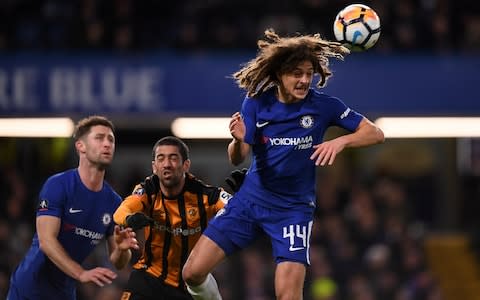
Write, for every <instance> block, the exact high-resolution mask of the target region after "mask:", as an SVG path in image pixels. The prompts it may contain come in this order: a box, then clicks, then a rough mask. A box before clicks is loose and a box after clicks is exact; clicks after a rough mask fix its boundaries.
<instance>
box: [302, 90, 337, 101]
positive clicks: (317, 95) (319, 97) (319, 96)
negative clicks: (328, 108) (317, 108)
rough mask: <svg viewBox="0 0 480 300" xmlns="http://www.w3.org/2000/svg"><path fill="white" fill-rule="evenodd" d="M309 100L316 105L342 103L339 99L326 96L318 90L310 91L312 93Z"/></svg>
mask: <svg viewBox="0 0 480 300" xmlns="http://www.w3.org/2000/svg"><path fill="white" fill-rule="evenodd" d="M308 97H309V100H310V101H312V102H316V103H329V102H330V103H332V102H337V101H340V99H339V98H338V97H334V96H331V95H329V94H325V93H324V92H322V91H319V90H316V89H310V93H309V95H308Z"/></svg>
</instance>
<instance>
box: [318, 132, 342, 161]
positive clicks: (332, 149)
mask: <svg viewBox="0 0 480 300" xmlns="http://www.w3.org/2000/svg"><path fill="white" fill-rule="evenodd" d="M313 148H314V149H315V151H314V152H313V154H312V155H311V156H310V159H311V160H314V161H315V165H316V166H325V165H326V164H328V165H329V166H330V165H332V164H333V162H334V161H335V158H336V157H337V154H338V153H340V152H341V151H342V150H343V149H344V148H345V144H344V143H343V141H342V137H339V138H336V139H333V140H330V141H326V142H323V143H321V144H318V145H314V146H313Z"/></svg>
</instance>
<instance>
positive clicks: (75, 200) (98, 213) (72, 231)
mask: <svg viewBox="0 0 480 300" xmlns="http://www.w3.org/2000/svg"><path fill="white" fill-rule="evenodd" d="M121 201H122V199H121V198H120V196H119V195H118V194H117V193H116V192H115V191H114V190H113V189H112V188H111V187H110V186H109V185H108V184H107V183H106V182H104V185H103V188H102V190H101V191H99V192H93V191H91V190H89V189H87V187H85V185H84V184H83V183H82V182H81V180H80V175H79V174H78V170H77V169H72V170H68V171H65V172H63V173H59V174H56V175H53V176H51V177H50V178H48V179H47V181H46V182H45V184H44V185H43V187H42V190H41V192H40V199H39V204H38V210H37V216H43V215H50V216H55V217H58V218H60V219H61V228H60V231H59V234H58V240H59V242H60V244H61V245H62V246H63V247H64V248H65V250H66V252H67V253H68V254H69V256H70V257H71V258H72V259H73V260H75V261H76V262H78V263H80V264H81V263H82V262H83V261H84V260H85V258H86V257H87V256H88V255H89V254H90V253H91V252H92V251H93V249H94V248H95V246H96V245H97V244H99V243H100V241H101V240H102V239H103V238H106V237H107V236H110V235H112V234H113V228H114V222H113V219H112V216H113V213H114V212H115V210H116V209H117V207H118V206H119V205H120V203H121ZM75 285H76V281H75V280H74V279H73V278H71V277H70V276H68V275H66V274H65V273H63V272H62V271H61V270H60V269H58V268H57V267H56V265H55V264H54V263H53V262H51V261H50V259H49V258H48V257H47V256H46V255H45V254H44V253H43V252H42V251H41V250H40V248H39V241H38V235H37V234H36V233H35V235H34V237H33V241H32V245H31V247H30V249H29V250H28V252H27V254H26V256H25V258H24V259H23V260H22V261H21V263H20V264H19V265H18V267H17V269H16V270H15V271H14V273H13V274H12V276H11V289H12V287H13V288H14V289H15V290H16V292H17V293H20V295H22V296H24V297H28V298H29V299H75ZM11 294H13V292H12V291H11ZM11 297H12V298H13V296H12V295H11ZM9 299H10V298H9Z"/></svg>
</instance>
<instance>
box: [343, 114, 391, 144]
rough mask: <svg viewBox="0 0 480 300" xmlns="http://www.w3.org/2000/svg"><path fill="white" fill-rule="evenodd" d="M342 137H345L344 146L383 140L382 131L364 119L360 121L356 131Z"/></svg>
mask: <svg viewBox="0 0 480 300" xmlns="http://www.w3.org/2000/svg"><path fill="white" fill-rule="evenodd" d="M342 138H343V139H345V146H346V147H364V146H369V145H374V144H379V143H383V142H384V141H385V136H384V134H383V131H382V130H381V129H380V128H378V127H377V126H376V125H375V124H373V123H372V122H370V121H368V120H366V119H364V120H363V121H362V123H361V124H360V126H359V128H358V129H357V131H355V132H354V133H351V134H347V135H345V136H343V137H342Z"/></svg>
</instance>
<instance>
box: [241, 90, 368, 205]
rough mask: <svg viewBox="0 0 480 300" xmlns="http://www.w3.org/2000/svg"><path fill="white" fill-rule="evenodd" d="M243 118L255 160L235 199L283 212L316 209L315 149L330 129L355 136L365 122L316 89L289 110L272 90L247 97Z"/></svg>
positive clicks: (242, 111) (289, 107) (288, 105)
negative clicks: (359, 126)
mask: <svg viewBox="0 0 480 300" xmlns="http://www.w3.org/2000/svg"><path fill="white" fill-rule="evenodd" d="M241 114H242V117H243V120H244V122H245V126H246V134H245V142H246V143H248V144H250V145H251V146H252V155H253V157H252V164H251V166H250V168H249V171H248V173H247V175H246V177H245V181H244V183H243V185H242V186H241V188H240V190H239V191H238V193H237V194H238V195H239V196H241V197H242V198H247V199H252V200H253V201H255V203H257V204H259V205H262V206H265V207H274V208H280V209H290V208H292V207H296V208H298V207H299V206H304V207H305V209H308V208H307V207H310V209H311V207H312V206H315V174H316V172H315V161H313V160H311V159H310V156H311V155H312V153H313V152H314V148H313V145H317V144H320V143H322V141H323V137H324V134H325V132H326V130H327V129H328V128H329V127H330V126H338V127H341V128H344V129H346V130H348V131H350V132H353V131H355V130H356V129H357V127H358V125H359V124H360V121H361V120H362V119H363V115H361V114H359V113H358V112H356V111H354V110H353V109H351V108H349V107H348V106H347V105H346V104H345V103H344V102H342V101H341V100H340V99H338V98H335V97H331V96H328V95H326V94H324V93H321V92H319V91H317V90H314V89H310V91H309V93H308V95H307V96H306V97H305V99H304V100H302V101H299V102H296V103H290V104H285V103H282V102H280V101H279V100H278V99H277V97H276V95H275V89H274V88H272V89H270V90H268V91H266V92H265V93H263V94H261V95H260V96H258V97H256V98H250V97H246V98H245V100H244V101H243V104H242V110H241Z"/></svg>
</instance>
